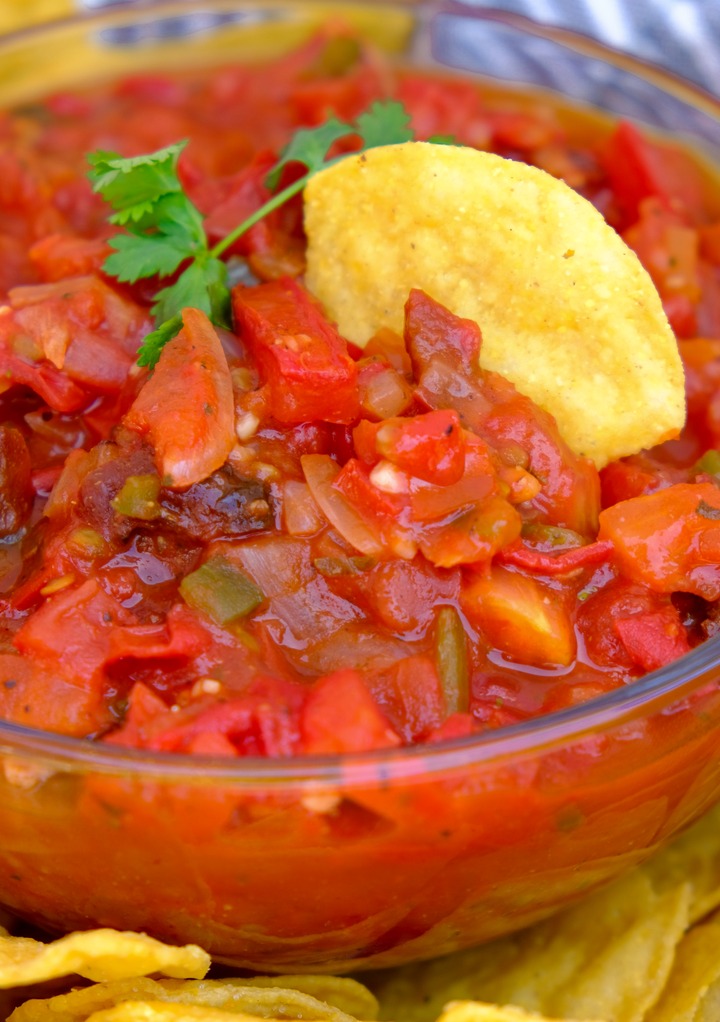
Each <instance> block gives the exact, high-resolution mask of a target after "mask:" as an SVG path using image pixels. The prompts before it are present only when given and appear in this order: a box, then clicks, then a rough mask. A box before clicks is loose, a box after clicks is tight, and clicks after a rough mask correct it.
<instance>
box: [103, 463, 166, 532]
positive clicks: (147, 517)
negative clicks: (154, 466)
mask: <svg viewBox="0 0 720 1022" xmlns="http://www.w3.org/2000/svg"><path fill="white" fill-rule="evenodd" d="M159 496H160V480H159V479H158V477H157V476H156V475H150V474H148V475H142V476H128V477H127V479H126V480H125V482H124V483H123V485H122V489H121V490H120V492H119V493H118V494H117V496H116V497H113V499H112V500H111V501H110V503H111V505H112V507H113V510H115V511H117V513H118V514H119V515H127V517H128V518H140V519H141V520H142V521H144V522H149V521H152V519H153V518H157V517H158V515H159V514H160V513H161V511H162V508H161V507H160V505H159V504H158V497H159Z"/></svg>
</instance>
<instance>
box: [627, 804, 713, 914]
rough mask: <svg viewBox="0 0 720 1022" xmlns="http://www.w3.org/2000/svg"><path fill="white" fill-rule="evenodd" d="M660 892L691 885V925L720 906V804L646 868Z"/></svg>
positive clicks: (649, 861)
mask: <svg viewBox="0 0 720 1022" xmlns="http://www.w3.org/2000/svg"><path fill="white" fill-rule="evenodd" d="M643 869H644V870H645V871H646V872H647V874H648V876H649V877H650V878H651V880H652V882H653V884H654V885H655V887H656V888H657V889H658V890H667V889H669V888H670V887H673V886H677V885H679V884H682V883H685V882H688V883H689V884H690V888H691V897H690V922H691V923H696V922H697V921H698V920H700V919H703V918H704V917H705V916H706V915H708V914H709V913H710V912H712V911H713V910H714V909H716V908H718V907H720V804H719V805H716V806H715V807H714V808H713V809H711V810H710V812H708V813H706V814H705V816H703V817H702V819H700V820H699V821H698V822H697V823H696V824H694V825H693V826H692V827H690V828H689V829H688V830H686V831H685V833H684V834H681V835H680V837H678V838H676V839H675V840H674V841H673V842H672V844H670V845H668V846H667V847H666V848H663V849H661V850H660V851H659V852H658V853H657V854H656V855H654V856H653V857H652V858H651V859H648V861H647V862H646V863H645V865H644V866H643Z"/></svg>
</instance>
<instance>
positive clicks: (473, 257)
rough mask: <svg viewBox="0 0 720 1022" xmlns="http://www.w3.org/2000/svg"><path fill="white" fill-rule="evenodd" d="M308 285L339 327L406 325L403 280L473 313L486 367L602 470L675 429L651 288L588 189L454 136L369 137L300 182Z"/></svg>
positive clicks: (669, 346)
mask: <svg viewBox="0 0 720 1022" xmlns="http://www.w3.org/2000/svg"><path fill="white" fill-rule="evenodd" d="M305 227H306V231H307V235H308V242H309V245H308V254H307V277H306V279H307V284H308V287H309V289H310V290H311V291H312V292H313V293H314V294H315V295H316V296H317V298H319V299H320V301H321V302H322V303H323V305H324V306H325V308H326V310H327V311H328V313H329V314H330V316H331V317H332V318H333V319H335V320H336V321H337V323H338V327H339V329H340V332H341V333H342V334H344V336H346V337H347V338H348V339H349V340H351V341H354V342H355V343H356V344H360V345H363V344H365V343H366V342H367V341H368V340H369V338H370V337H372V335H373V334H374V333H376V332H377V331H378V330H379V329H381V328H383V327H389V328H390V329H393V330H396V331H398V332H401V331H402V329H403V308H404V305H405V302H406V300H407V297H408V294H409V292H410V290H411V289H412V288H421V289H422V290H424V291H426V292H427V293H428V294H429V295H430V296H431V297H433V298H434V299H436V300H437V301H439V302H440V303H442V304H443V305H445V306H447V308H449V309H450V310H451V311H452V312H454V313H456V314H457V315H459V316H463V317H466V318H468V319H472V320H474V321H475V322H476V323H478V324H479V325H480V328H481V330H482V334H483V344H482V350H481V354H480V361H481V364H482V366H483V367H484V368H486V369H492V370H495V371H496V372H499V373H502V374H503V375H504V376H506V377H508V378H509V379H510V380H512V381H513V382H514V383H515V384H516V386H517V387H518V389H519V390H520V391H521V392H522V393H524V394H527V395H528V396H529V397H531V398H532V399H533V400H534V401H535V402H536V403H537V404H539V405H541V406H542V407H543V408H545V409H546V410H547V411H549V412H551V413H552V414H553V415H554V416H555V418H556V420H557V423H558V426H559V428H560V432H561V433H562V435H563V437H564V438H565V440H566V441H567V442H568V443H569V445H570V446H571V447H572V448H573V450H575V451H576V452H577V453H578V454H582V455H586V456H588V457H590V458H592V459H593V460H594V461H595V463H596V465H597V466H598V468H600V467H602V466H603V465H605V464H606V463H607V462H608V461H611V460H614V459H616V458H619V457H621V456H623V455H627V454H632V453H635V452H637V451H639V450H641V449H642V448H644V447H651V446H653V445H654V444H656V443H659V442H660V441H662V440H665V439H667V438H668V437H671V436H674V435H676V434H677V433H678V432H679V431H680V429H681V428H682V425H683V423H684V420H685V394H684V383H683V369H682V364H681V361H680V355H679V353H678V346H677V342H676V340H675V336H674V334H673V332H672V330H671V329H670V326H669V324H668V321H667V318H666V316H665V314H664V312H663V308H662V304H661V302H660V298H659V297H658V294H657V292H656V290H655V287H654V285H653V283H652V281H651V279H650V277H649V275H648V274H647V273H646V271H645V270H644V268H643V267H642V266H641V264H640V262H639V260H638V259H637V257H636V256H635V254H634V253H633V252H632V251H631V250H630V249H629V248H628V247H627V246H626V245H625V243H624V242H623V241H622V239H621V238H620V237H619V236H618V234H617V233H616V232H615V231H614V230H613V229H612V228H611V227H609V226H608V225H607V223H606V222H605V221H604V219H603V218H602V216H601V215H600V214H599V213H598V212H597V210H596V209H595V208H594V207H593V206H592V205H591V203H589V202H588V201H587V200H586V199H584V198H582V197H581V196H579V195H578V194H577V193H576V192H574V191H573V190H572V189H571V188H569V187H568V186H567V185H566V184H565V183H564V182H562V181H559V180H557V179H555V178H553V177H551V176H550V175H549V174H546V173H545V172H544V171H541V170H538V169H537V168H535V167H530V166H528V165H526V164H524V163H519V162H516V161H513V160H505V159H502V158H501V157H499V156H495V155H493V154H491V153H485V152H478V151H477V150H475V149H470V148H463V147H458V146H441V145H432V144H430V143H427V142H407V143H403V144H402V145H396V146H384V147H379V148H377V149H371V150H369V151H367V152H365V153H362V154H361V155H359V156H351V157H348V158H346V159H343V160H341V161H339V162H338V163H335V164H333V165H332V166H331V167H329V168H327V169H326V170H323V171H321V172H320V173H318V174H315V175H314V176H313V177H312V178H311V179H310V181H309V182H308V184H307V186H306V188H305Z"/></svg>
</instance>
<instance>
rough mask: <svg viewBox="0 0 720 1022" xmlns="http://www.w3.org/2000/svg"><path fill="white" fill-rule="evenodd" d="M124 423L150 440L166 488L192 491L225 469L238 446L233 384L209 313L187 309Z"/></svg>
mask: <svg viewBox="0 0 720 1022" xmlns="http://www.w3.org/2000/svg"><path fill="white" fill-rule="evenodd" d="M124 422H125V425H126V426H128V427H129V428H130V429H133V430H135V431H136V432H138V433H139V434H140V435H141V436H146V437H147V438H148V439H149V441H150V443H151V444H152V446H153V447H154V449H155V457H156V462H157V468H158V472H159V474H160V478H161V479H162V481H163V485H165V486H169V487H171V488H173V489H182V488H185V487H188V486H192V484H193V483H198V482H201V481H202V480H203V479H206V478H207V477H208V476H209V475H211V474H212V473H213V472H214V471H215V470H216V469H218V468H220V467H221V466H222V465H223V464H224V463H225V460H226V458H227V456H228V454H229V453H230V451H231V450H232V448H233V446H234V444H235V407H234V403H233V391H232V379H231V377H230V370H229V368H228V364H227V359H226V358H225V353H224V351H223V349H222V345H221V344H220V340H219V338H218V335H217V333H216V332H215V330H214V328H213V326H212V324H211V323H210V320H209V319H208V318H207V316H206V315H205V313H203V312H200V310H199V309H185V311H184V312H183V329H182V330H181V331H180V333H179V334H178V335H177V337H173V338H172V340H171V341H169V342H168V343H167V344H166V345H165V347H164V348H163V350H162V353H161V355H160V360H159V361H158V364H157V366H156V368H155V371H154V372H153V374H152V376H151V377H150V378H149V379H148V380H147V382H146V383H145V385H144V387H143V388H142V390H141V391H140V393H139V395H138V397H137V398H136V400H135V402H134V404H133V405H132V407H131V409H130V411H129V412H128V413H127V415H126V416H125V420H124Z"/></svg>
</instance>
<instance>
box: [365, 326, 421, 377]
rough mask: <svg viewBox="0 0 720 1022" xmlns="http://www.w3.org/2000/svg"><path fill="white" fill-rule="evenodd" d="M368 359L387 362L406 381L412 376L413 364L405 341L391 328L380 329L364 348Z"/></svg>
mask: <svg viewBox="0 0 720 1022" xmlns="http://www.w3.org/2000/svg"><path fill="white" fill-rule="evenodd" d="M363 351H364V353H365V355H366V356H367V357H368V358H379V359H380V360H381V361H382V362H387V364H388V365H391V366H392V367H393V369H395V371H396V372H398V373H400V375H401V376H403V377H404V378H405V379H408V378H409V377H410V375H411V374H412V363H411V362H410V356H409V355H408V352H407V348H406V347H405V339H404V338H403V337H401V336H400V334H397V333H395V331H394V330H391V329H390V328H389V327H380V329H379V330H378V332H377V333H376V334H374V335H373V336H372V337H371V338H370V340H369V341H368V342H367V344H366V345H365V347H364V348H363Z"/></svg>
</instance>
